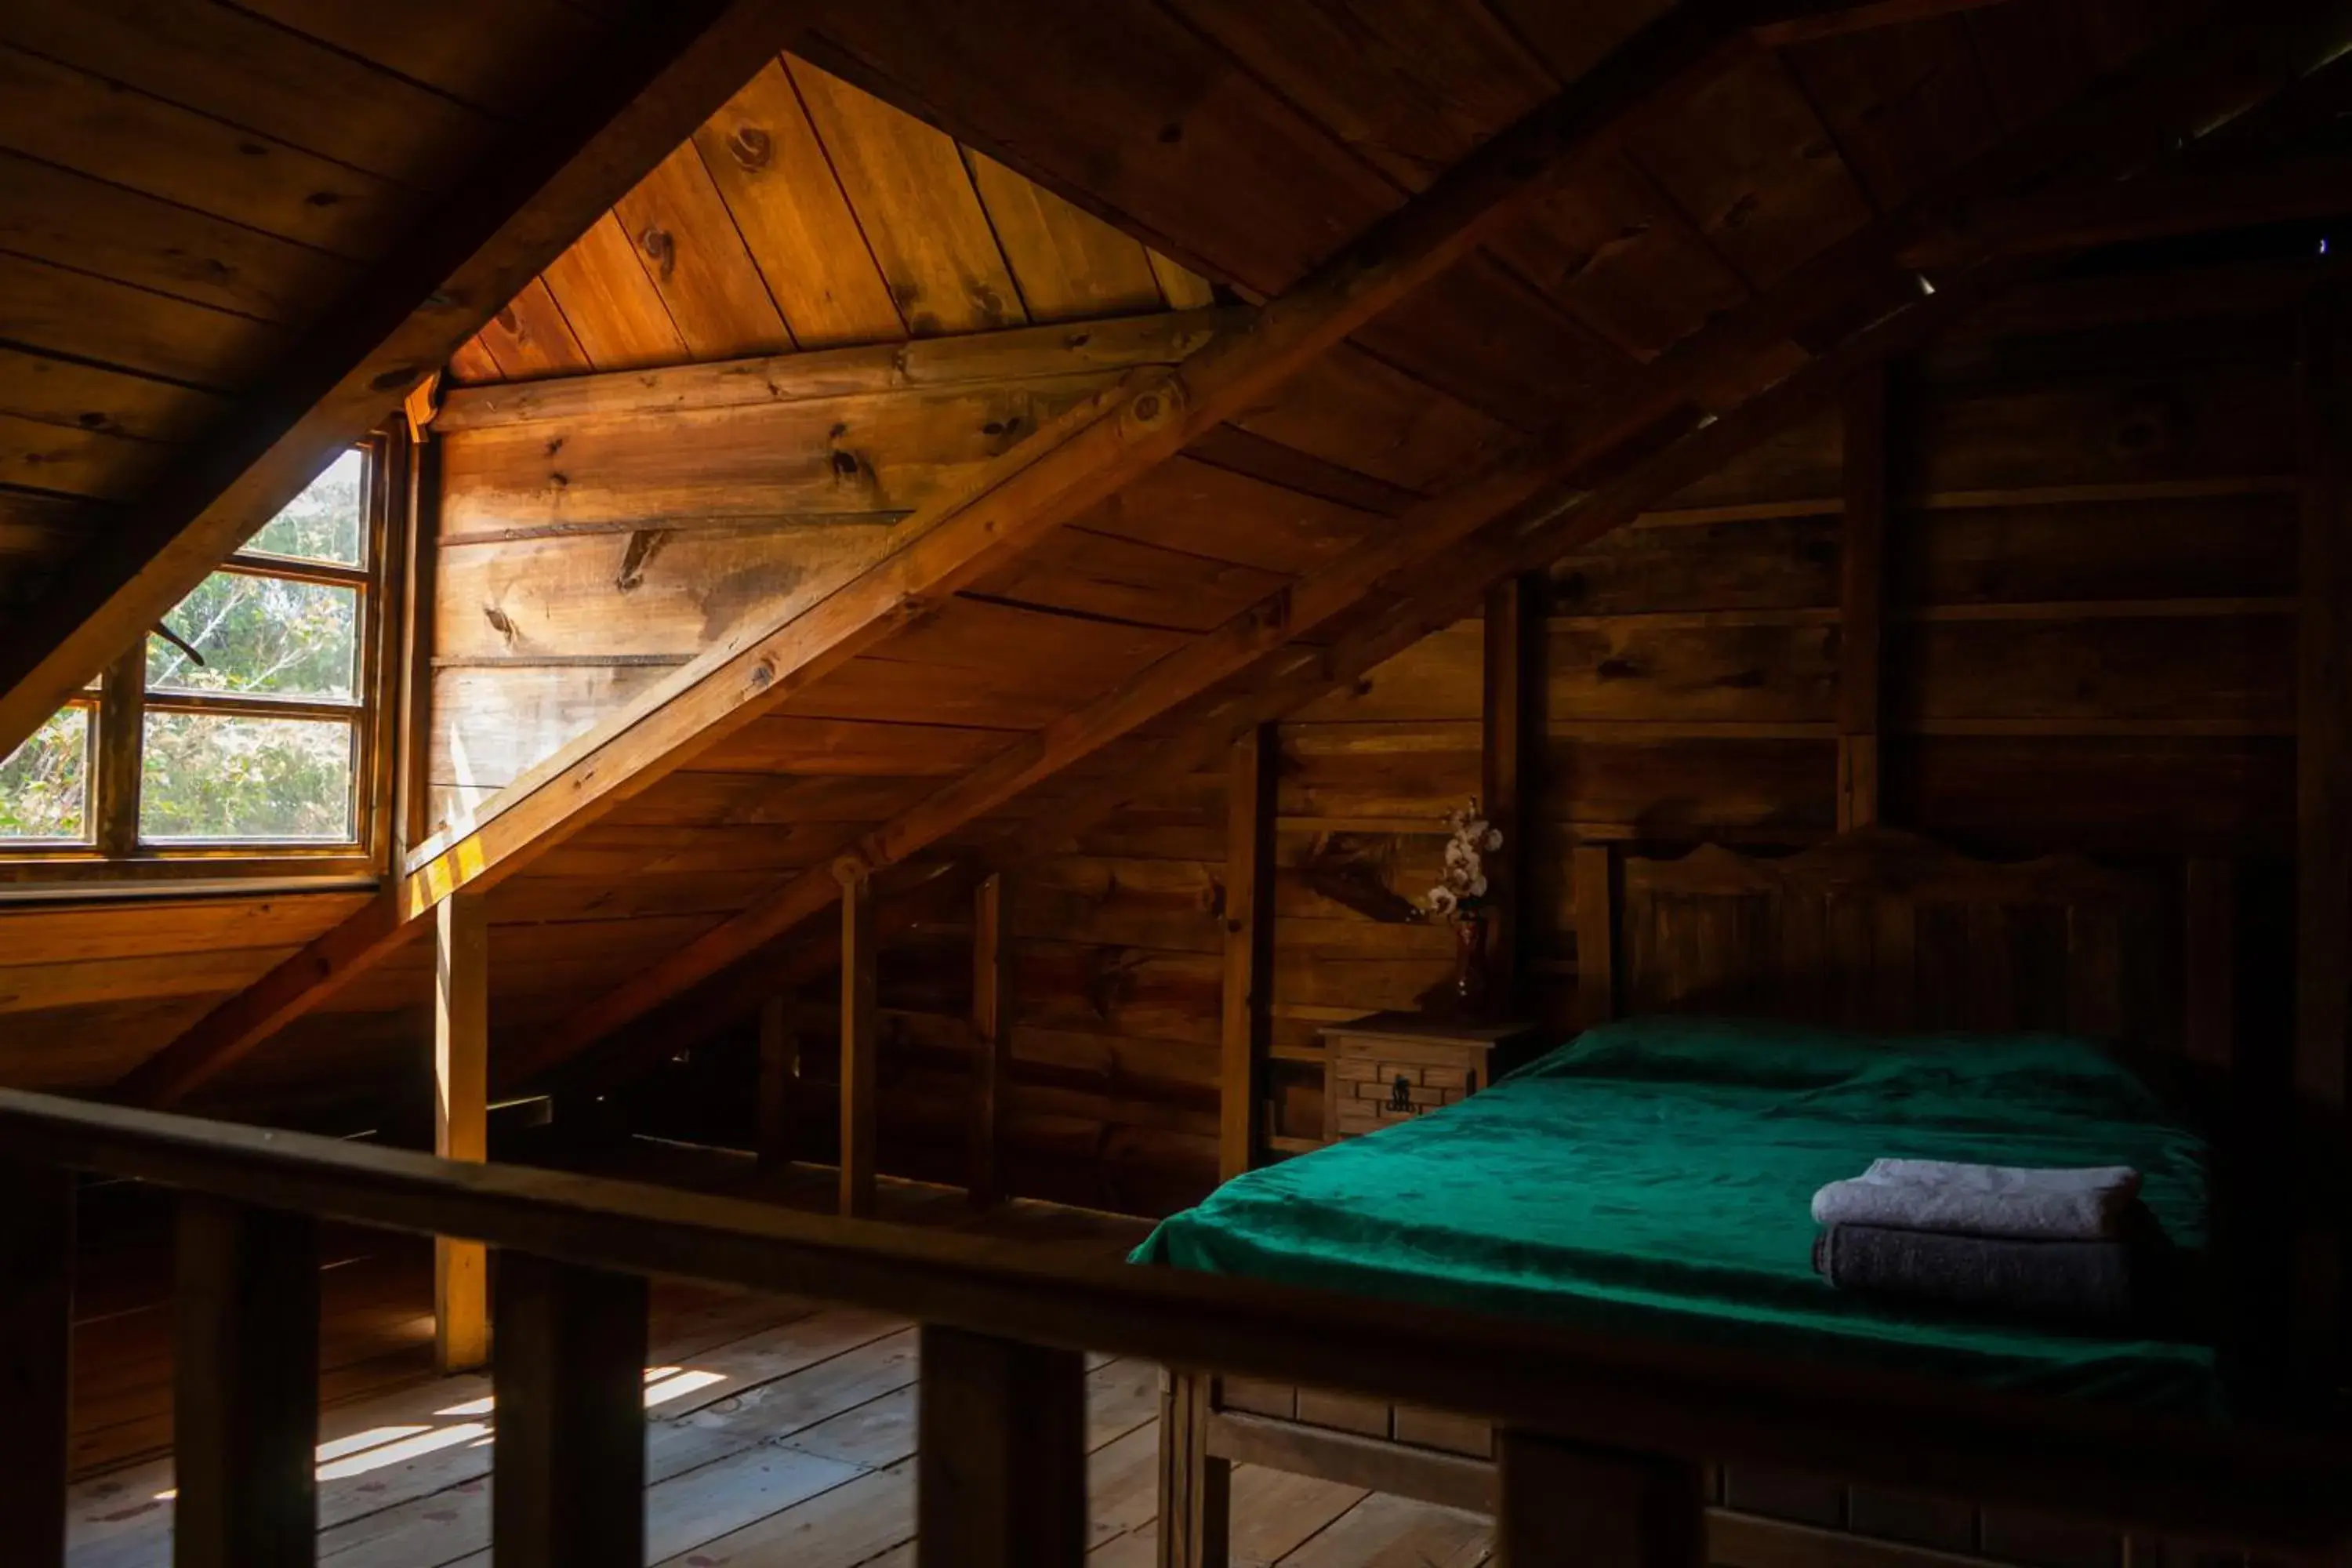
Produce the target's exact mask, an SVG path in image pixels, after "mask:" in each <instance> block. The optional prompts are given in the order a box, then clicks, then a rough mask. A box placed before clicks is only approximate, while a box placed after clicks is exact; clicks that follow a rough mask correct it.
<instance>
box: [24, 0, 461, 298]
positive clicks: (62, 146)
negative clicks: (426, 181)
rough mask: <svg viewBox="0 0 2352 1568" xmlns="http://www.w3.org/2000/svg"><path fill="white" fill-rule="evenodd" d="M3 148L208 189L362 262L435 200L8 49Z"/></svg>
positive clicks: (222, 210) (241, 218)
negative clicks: (429, 200)
mask: <svg viewBox="0 0 2352 1568" xmlns="http://www.w3.org/2000/svg"><path fill="white" fill-rule="evenodd" d="M68 9H70V7H65V6H40V7H26V6H12V7H10V8H9V12H8V15H10V16H22V15H26V14H27V13H28V12H30V11H33V10H38V11H42V12H48V11H58V12H63V11H66V10H68ZM0 146H6V147H9V148H12V149H14V150H15V151H16V152H18V153H25V154H26V155H28V156H30V157H35V158H38V159H40V160H42V161H43V162H44V163H55V164H58V165H59V166H60V167H63V168H68V169H74V170H77V171H79V172H80V173H82V174H89V175H92V176H95V177H97V178H100V179H106V180H110V181H113V182H114V183H116V184H122V185H127V186H129V187H131V189H133V190H137V191H141V192H143V193H144V194H146V195H151V196H154V197H157V198H159V199H162V200H165V201H174V202H178V201H185V200H187V199H188V197H189V195H190V194H191V193H195V192H201V193H202V195H201V196H200V197H199V198H197V199H198V200H200V201H201V202H202V203H203V210H205V211H206V212H208V213H211V214H213V215H215V216H219V217H224V218H227V219H229V220H230V221H232V222H235V223H241V224H245V225H247V226H249V227H253V228H257V229H260V230H262V231H263V232H264V233H266V234H273V235H277V236H278V237H280V238H284V239H290V240H297V241H299V242H300V243H302V244H304V245H310V246H316V247H319V248H320V249H321V250H328V251H332V252H334V253H335V254H336V255H339V256H344V257H349V258H353V259H355V260H361V261H365V260H369V259H372V258H375V257H377V256H379V255H381V254H383V251H384V249H385V248H386V247H388V246H390V245H391V244H392V243H393V241H394V239H395V238H396V237H398V236H399V234H400V233H401V231H402V230H403V229H404V227H406V226H408V225H410V224H412V223H414V222H415V220H416V217H417V216H418V214H419V213H420V212H422V211H423V210H424V209H425V207H426V206H427V205H430V204H429V202H428V200H427V198H425V196H424V195H420V194H419V193H417V192H415V191H411V190H407V189H404V188H403V187H402V186H400V185H397V184H394V183H392V182H391V181H389V180H385V179H383V178H382V177H380V176H378V175H374V174H367V173H365V172H364V171H362V170H359V169H354V168H350V167H347V166H346V165H344V164H341V163H335V162H332V161H331V160H330V159H326V158H321V157H320V156H319V155H318V154H316V153H308V152H305V151H303V150H302V149H301V148H299V147H295V146H290V145H289V144H287V143H286V142H279V141H276V140H273V139H272V138H270V137H268V136H266V135H258V134H256V133H255V132H251V131H247V130H245V129H243V128H241V127H240V126H237V125H234V124H228V123H225V122H223V121H219V120H215V119H214V118H213V117H212V116H210V115H207V114H202V113H198V112H196V111H194V110H188V109H184V108H182V107H180V106H179V105H178V104H177V103H174V102H170V101H167V100H164V99H163V98H155V97H150V96H149V95H148V94H146V93H144V92H138V91H128V90H125V89H122V88H121V87H118V86H116V85H114V84H113V83H111V82H109V81H107V80H105V79H101V78H100V77H95V76H91V75H89V73H87V72H84V71H79V70H76V69H74V68H71V67H70V66H67V65H61V64H59V63H58V61H56V60H54V59H51V58H45V57H43V56H40V55H35V54H29V53H27V52H26V51H25V50H23V49H16V48H10V47H7V46H6V45H5V43H0Z"/></svg>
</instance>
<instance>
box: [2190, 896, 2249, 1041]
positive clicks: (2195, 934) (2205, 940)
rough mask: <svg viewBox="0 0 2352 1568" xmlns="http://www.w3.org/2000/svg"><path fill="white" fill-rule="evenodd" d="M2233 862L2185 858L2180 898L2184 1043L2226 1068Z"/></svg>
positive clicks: (2232, 973)
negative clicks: (2184, 928)
mask: <svg viewBox="0 0 2352 1568" xmlns="http://www.w3.org/2000/svg"><path fill="white" fill-rule="evenodd" d="M2236 869H2237V868H2236V866H2235V864H2234V863H2233V862H2231V861H2230V860H2227V859H2225V858H2221V857H2220V856H2218V855H2217V856H2200V857H2198V858H2194V859H2191V860H2190V861H2189V868H2188V876H2187V879H2186V882H2187V886H2186V889H2185V892H2184V897H2183V903H2184V905H2185V916H2186V923H2187V926H2188V930H2187V931H2185V932H2184V933H2183V943H2182V955H2183V957H2184V959H2185V960H2186V963H2187V969H2188V973H2186V974H2185V975H2184V976H2183V977H2182V978H2183V979H2184V981H2185V982H2186V984H2185V987H2184V989H2185V991H2186V993H2187V994H2186V997H2185V999H2184V1000H2185V1003H2186V1005H2185V1006H2184V1007H2183V1009H2182V1012H2183V1015H2184V1016H2183V1018H2182V1021H2181V1023H2182V1027H2181V1035H2182V1043H2183V1045H2184V1046H2185V1047H2186V1048H2187V1053H2188V1057H2189V1060H2190V1061H2193V1062H2200V1063H2202V1064H2204V1065H2205V1066H2207V1067H2212V1068H2222V1069H2224V1070H2226V1069H2227V1068H2229V1066H2230V1062H2231V1058H2232V1057H2233V1056H2235V1055H2236V1048H2235V1038H2234V1037H2235V1036H2236V1033H2237V1008H2238V995H2237V979H2238V974H2237V945H2238V936H2237V898H2238V892H2237V878H2236Z"/></svg>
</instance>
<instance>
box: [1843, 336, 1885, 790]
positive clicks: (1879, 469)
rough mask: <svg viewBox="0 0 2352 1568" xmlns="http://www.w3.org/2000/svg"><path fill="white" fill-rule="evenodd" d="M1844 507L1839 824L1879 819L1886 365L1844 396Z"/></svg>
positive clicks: (1869, 371) (1867, 372)
mask: <svg viewBox="0 0 2352 1568" xmlns="http://www.w3.org/2000/svg"><path fill="white" fill-rule="evenodd" d="M1844 416H1845V418H1844V432H1843V434H1844V445H1845V460H1844V475H1845V510H1844V515H1843V532H1842V534H1841V535H1840V538H1841V545H1840V550H1839V555H1838V752H1837V771H1838V779H1837V825H1838V831H1839V832H1841V833H1843V832H1847V831H1849V830H1851V829H1853V828H1856V827H1874V826H1877V825H1878V732H1879V729H1880V724H1879V718H1880V708H1881V706H1882V704H1881V701H1880V698H1879V688H1880V681H1879V653H1880V646H1881V644H1882V643H1883V642H1884V640H1885V631H1884V627H1885V593H1886V511H1887V501H1888V499H1889V491H1888V488H1887V466H1886V367H1885V365H1884V364H1874V365H1870V366H1867V367H1865V368H1864V370H1863V371H1862V372H1861V373H1860V374H1857V375H1855V377H1854V378H1853V383H1852V384H1850V385H1849V386H1848V387H1847V388H1846V394H1845V400H1844Z"/></svg>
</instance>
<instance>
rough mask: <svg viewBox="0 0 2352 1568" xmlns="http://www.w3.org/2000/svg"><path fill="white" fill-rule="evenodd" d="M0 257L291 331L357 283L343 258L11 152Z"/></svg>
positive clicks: (4, 158) (5, 159) (0, 215)
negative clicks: (88, 275) (53, 266)
mask: <svg viewBox="0 0 2352 1568" xmlns="http://www.w3.org/2000/svg"><path fill="white" fill-rule="evenodd" d="M0 248H5V249H8V250H12V251H15V252H16V253H17V254H18V255H21V256H30V257H33V258H37V259H38V260H42V261H50V262H56V263H58V264H59V265H62V266H67V267H72V268H79V269H80V270H81V271H84V272H95V273H98V274H100V276H102V277H106V278H110V279H114V280H115V281H116V282H118V283H129V284H131V285H133V286H135V287H137V288H141V289H153V290H154V291H155V292H157V293H159V294H171V295H174V296H176V297H178V298H180V299H183V300H193V301H194V302H195V303H197V304H200V305H210V306H213V307H215V309H218V310H235V311H236V312H238V313H240V314H242V315H247V316H258V317H260V318H261V319H263V320H264V321H278V322H282V323H286V324H289V325H293V326H302V325H307V324H308V323H309V322H310V321H311V320H312V319H313V318H315V317H316V316H317V315H318V313H319V312H320V310H323V309H324V308H325V307H326V305H327V302H328V301H329V300H331V299H333V298H334V296H335V295H336V294H338V293H340V292H341V291H342V290H343V289H345V288H348V287H349V286H350V284H351V282H352V279H354V278H355V277H357V276H358V274H359V268H358V266H357V265H356V264H355V263H352V262H350V261H347V260H345V259H343V258H341V257H338V256H332V255H330V254H328V253H327V252H324V251H320V250H316V249H313V248H311V247H309V246H303V245H297V244H295V243H294V242H292V241H291V240H284V239H279V238H278V237H275V236H273V235H268V234H264V233H262V232H260V231H258V230H257V229H251V228H247V227H245V226H242V225H239V224H233V223H229V222H227V221H226V220H225V219H222V218H216V217H214V216H210V215H209V214H205V213H200V212H197V211H194V209H192V208H189V207H185V206H181V205H175V204H173V203H172V202H166V201H159V200H157V199H156V198H154V197H152V196H148V195H142V194H141V193H139V192H137V191H133V190H130V189H128V188H126V187H124V186H121V185H117V184H109V183H107V182H106V181H103V180H94V179H91V178H89V176H88V175H85V174H76V173H75V172H73V171H72V170H69V169H62V168H59V167H58V166H56V165H55V164H51V163H40V162H37V161H36V160H34V159H31V158H26V157H22V156H20V155H17V154H15V153H0Z"/></svg>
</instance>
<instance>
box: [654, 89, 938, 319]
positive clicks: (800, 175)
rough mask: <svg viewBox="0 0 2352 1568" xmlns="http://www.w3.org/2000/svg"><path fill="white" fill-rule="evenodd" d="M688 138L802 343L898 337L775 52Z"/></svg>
mask: <svg viewBox="0 0 2352 1568" xmlns="http://www.w3.org/2000/svg"><path fill="white" fill-rule="evenodd" d="M694 144H695V146H696V148H697V149H698V151H700V153H702V162H703V165H704V167H705V168H706V169H708V170H709V174H710V177H711V180H712V182H713V183H714V184H717V185H718V187H719V195H720V197H721V198H722V199H723V200H724V201H725V202H726V204H727V208H728V210H729V211H730V213H732V214H733V215H734V217H735V226H736V228H737V230H738V231H739V232H740V233H741V235H742V236H743V243H744V244H745V245H746V246H747V247H750V249H751V260H752V262H753V264H754V265H755V266H757V267H758V268H759V269H760V275H761V277H762V278H764V279H767V283H768V292H769V294H770V295H771V296H772V297H773V298H774V300H775V301H776V306H777V309H779V310H782V312H783V317H784V322H785V324H786V325H787V326H788V327H790V328H791V329H792V333H793V338H794V339H795V340H796V341H798V342H799V343H800V345H801V347H802V348H803V349H823V348H833V347H838V346H840V345H843V344H846V343H879V342H898V341H900V340H901V339H903V338H905V337H906V335H907V328H906V323H905V322H904V321H901V320H900V319H899V315H898V306H897V305H896V304H894V303H893V302H892V301H891V299H890V288H889V285H888V284H887V283H885V282H884V281H883V279H882V270H881V268H879V267H878V266H877V265H876V264H875V260H874V258H873V255H872V253H871V252H870V251H868V250H867V249H866V237H865V236H864V235H863V234H862V233H861V232H860V231H859V229H858V227H857V218H856V215H855V214H853V213H852V212H851V211H850V210H849V200H848V198H847V197H846V196H845V195H842V191H841V183H840V181H839V180H838V179H837V178H835V174H834V172H833V164H832V163H831V162H830V161H829V160H828V159H827V158H826V157H825V153H824V144H823V143H821V142H818V140H817V136H816V131H815V128H814V127H813V126H812V125H810V124H809V118H808V110H806V109H805V108H804V107H803V105H802V103H801V100H800V94H799V92H798V90H797V89H794V88H793V81H792V78H791V77H789V76H787V75H786V74H785V72H784V66H783V62H782V60H770V61H769V62H768V63H767V64H766V65H764V66H762V67H761V68H760V73H759V74H758V75H757V76H755V77H753V78H752V79H751V81H750V82H748V83H746V84H745V86H744V88H743V89H742V90H741V91H740V92H738V93H737V94H736V95H735V96H734V97H733V98H731V99H730V100H728V101H727V106H726V107H725V108H723V109H721V110H719V112H718V113H717V114H715V115H713V116H712V117H711V118H710V119H709V121H706V122H705V123H704V124H702V125H701V126H699V127H698V128H697V129H696V131H695V132H694Z"/></svg>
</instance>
